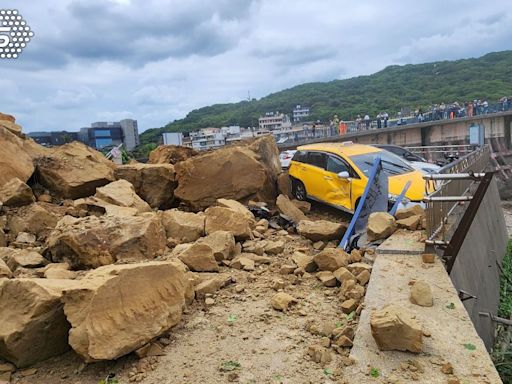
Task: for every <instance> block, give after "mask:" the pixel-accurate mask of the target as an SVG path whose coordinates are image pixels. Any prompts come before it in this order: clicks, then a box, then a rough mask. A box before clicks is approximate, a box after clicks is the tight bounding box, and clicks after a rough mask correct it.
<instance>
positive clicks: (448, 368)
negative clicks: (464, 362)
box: [441, 363, 453, 375]
mask: <svg viewBox="0 0 512 384" xmlns="http://www.w3.org/2000/svg"><path fill="white" fill-rule="evenodd" d="M441 372H443V373H444V374H445V375H453V365H452V363H444V364H443V365H442V366H441Z"/></svg>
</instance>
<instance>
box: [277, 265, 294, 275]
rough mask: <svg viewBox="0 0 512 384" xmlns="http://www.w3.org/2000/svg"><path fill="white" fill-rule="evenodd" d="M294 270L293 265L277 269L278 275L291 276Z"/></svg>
mask: <svg viewBox="0 0 512 384" xmlns="http://www.w3.org/2000/svg"><path fill="white" fill-rule="evenodd" d="M296 269H297V266H296V265H295V264H284V265H281V268H279V273H280V274H281V275H291V274H292V273H293V272H294V271H295V270H296Z"/></svg>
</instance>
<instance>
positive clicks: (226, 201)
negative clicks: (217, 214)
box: [217, 199, 255, 220]
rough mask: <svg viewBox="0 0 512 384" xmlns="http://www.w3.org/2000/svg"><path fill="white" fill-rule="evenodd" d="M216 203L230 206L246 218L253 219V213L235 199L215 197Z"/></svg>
mask: <svg viewBox="0 0 512 384" xmlns="http://www.w3.org/2000/svg"><path fill="white" fill-rule="evenodd" d="M217 205H218V206H220V207H224V208H230V209H232V210H233V211H237V212H239V213H241V214H242V215H244V216H245V217H246V218H247V220H255V218H254V214H253V213H252V212H251V211H249V210H248V209H247V208H246V207H245V206H244V205H243V204H241V203H240V202H238V201H236V200H230V199H217Z"/></svg>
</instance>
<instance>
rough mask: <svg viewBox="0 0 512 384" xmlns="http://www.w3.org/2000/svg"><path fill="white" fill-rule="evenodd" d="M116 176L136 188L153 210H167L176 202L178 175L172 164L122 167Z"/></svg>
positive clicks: (136, 164) (115, 173) (119, 167)
mask: <svg viewBox="0 0 512 384" xmlns="http://www.w3.org/2000/svg"><path fill="white" fill-rule="evenodd" d="M153 152H154V151H153ZM153 152H151V153H153ZM150 156H151V155H150ZM114 175H115V177H116V179H118V180H119V179H124V180H128V181H129V182H130V183H131V184H132V185H133V187H134V188H135V192H136V193H137V195H139V196H140V197H141V198H142V199H144V201H146V202H147V203H148V204H149V205H150V206H151V208H160V209H167V208H170V207H171V205H172V203H173V201H174V189H175V188H176V180H175V178H176V173H175V172H174V167H173V166H172V165H171V164H142V163H135V164H126V165H120V166H118V167H117V168H116V170H115V171H114Z"/></svg>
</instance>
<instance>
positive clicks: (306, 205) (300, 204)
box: [292, 199, 311, 213]
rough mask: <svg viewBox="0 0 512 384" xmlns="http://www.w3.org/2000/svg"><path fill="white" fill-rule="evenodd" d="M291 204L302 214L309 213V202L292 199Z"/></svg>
mask: <svg viewBox="0 0 512 384" xmlns="http://www.w3.org/2000/svg"><path fill="white" fill-rule="evenodd" d="M292 203H293V205H295V206H296V207H297V208H299V209H300V210H301V211H302V212H304V213H308V212H309V211H311V203H310V202H309V201H303V200H297V199H293V200H292Z"/></svg>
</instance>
